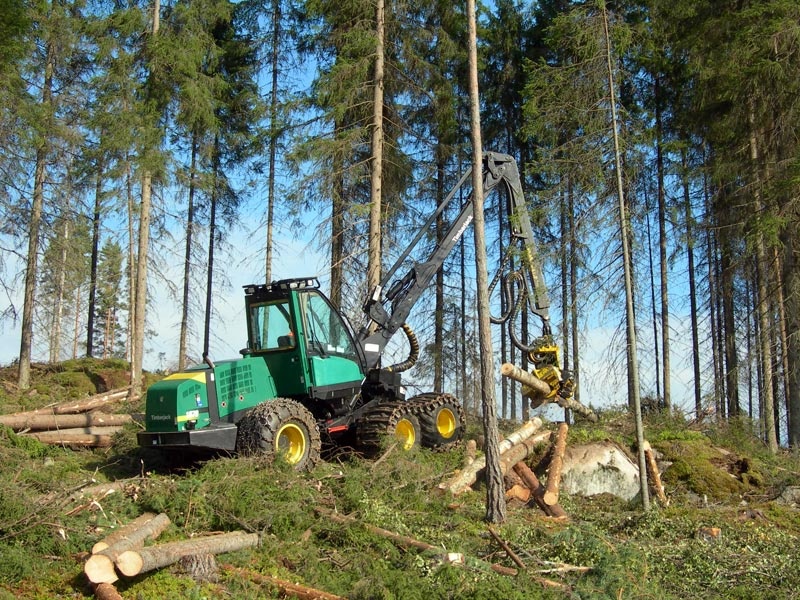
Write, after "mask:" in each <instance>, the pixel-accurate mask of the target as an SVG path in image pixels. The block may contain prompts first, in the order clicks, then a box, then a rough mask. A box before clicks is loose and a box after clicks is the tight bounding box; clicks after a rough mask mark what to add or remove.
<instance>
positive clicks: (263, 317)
mask: <svg viewBox="0 0 800 600" xmlns="http://www.w3.org/2000/svg"><path fill="white" fill-rule="evenodd" d="M250 327H251V329H252V330H251V331H250V339H251V346H252V347H251V350H252V351H254V352H258V351H260V350H284V349H289V348H294V347H295V345H296V341H295V337H294V332H293V331H292V328H291V319H290V315H289V303H288V302H287V301H285V300H279V301H276V302H268V303H264V304H253V305H251V306H250Z"/></svg>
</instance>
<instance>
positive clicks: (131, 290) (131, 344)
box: [125, 157, 137, 370]
mask: <svg viewBox="0 0 800 600" xmlns="http://www.w3.org/2000/svg"><path fill="white" fill-rule="evenodd" d="M125 192H126V199H127V205H128V273H127V276H128V324H127V340H126V344H125V345H126V348H125V357H126V358H127V360H128V361H130V363H131V367H133V357H134V355H135V353H136V340H135V339H134V337H135V336H134V332H135V328H136V327H135V323H136V252H135V250H134V249H135V248H136V247H137V241H136V233H135V229H134V223H133V221H134V219H133V214H134V212H135V210H136V207H135V204H134V200H133V174H132V173H131V163H130V157H126V164H125ZM131 370H132V369H131Z"/></svg>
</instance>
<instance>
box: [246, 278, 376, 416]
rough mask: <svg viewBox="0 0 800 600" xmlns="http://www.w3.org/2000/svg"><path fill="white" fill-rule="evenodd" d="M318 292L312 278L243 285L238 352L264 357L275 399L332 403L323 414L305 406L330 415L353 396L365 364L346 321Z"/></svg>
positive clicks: (319, 414)
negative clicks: (242, 335) (243, 321)
mask: <svg viewBox="0 0 800 600" xmlns="http://www.w3.org/2000/svg"><path fill="white" fill-rule="evenodd" d="M319 288H320V285H319V281H318V280H317V279H316V278H303V279H284V280H281V281H276V282H273V283H270V284H266V285H265V284H253V285H248V286H245V288H244V290H245V305H246V309H247V335H248V341H247V349H246V350H244V351H243V352H244V353H246V354H251V355H255V356H261V357H262V358H263V359H264V361H265V362H266V363H267V367H268V368H269V371H270V373H271V374H272V377H273V379H274V381H275V387H276V390H277V395H278V396H279V397H284V398H295V399H301V400H304V399H311V400H315V401H316V400H329V401H334V402H332V403H330V406H331V407H333V408H329V409H327V410H326V411H323V410H321V409H322V407H320V406H318V407H309V408H311V409H312V412H316V413H318V414H317V416H318V417H322V416H324V417H329V416H332V415H331V413H335V412H337V411H336V410H335V407H337V406H339V405H340V402H335V400H345V399H350V398H352V397H353V396H354V395H355V394H357V393H358V390H359V389H360V386H361V382H362V380H363V379H364V371H365V367H364V363H365V360H364V356H363V353H362V351H361V348H360V346H359V345H358V344H357V343H356V342H355V339H354V336H353V333H352V328H351V327H350V326H349V323H348V322H347V321H346V320H345V319H344V318H342V316H341V315H340V314H339V312H338V311H337V310H336V309H335V308H334V306H333V305H332V304H331V302H330V300H328V298H327V297H326V296H325V295H324V294H323V293H322V292H321V291H320V289H319ZM312 404H313V403H312ZM314 408H317V409H320V410H314Z"/></svg>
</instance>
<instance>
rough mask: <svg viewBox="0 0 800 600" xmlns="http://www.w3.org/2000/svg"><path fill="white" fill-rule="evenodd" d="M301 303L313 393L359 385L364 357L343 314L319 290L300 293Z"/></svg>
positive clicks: (332, 392)
mask: <svg viewBox="0 0 800 600" xmlns="http://www.w3.org/2000/svg"><path fill="white" fill-rule="evenodd" d="M300 306H301V310H300V312H301V313H302V315H303V329H304V334H305V338H306V353H307V355H308V365H309V369H308V370H309V374H310V377H311V385H312V386H313V388H314V389H315V392H314V395H315V396H317V397H320V396H323V395H327V394H328V393H330V394H332V395H336V391H337V390H344V389H351V388H355V387H358V386H359V385H360V383H361V381H362V380H363V379H364V373H363V370H362V366H361V359H360V357H359V355H358V352H357V351H356V345H355V342H354V340H353V337H352V335H351V334H350V330H349V328H348V327H347V326H346V325H345V322H344V320H343V319H342V317H341V315H340V314H339V313H338V311H336V309H335V308H334V307H333V306H332V305H331V303H330V301H329V300H328V299H327V298H326V297H325V296H324V295H322V294H321V293H319V292H317V291H316V290H310V291H306V292H303V293H302V294H300Z"/></svg>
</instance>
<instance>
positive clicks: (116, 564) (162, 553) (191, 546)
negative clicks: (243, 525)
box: [83, 513, 260, 598]
mask: <svg viewBox="0 0 800 600" xmlns="http://www.w3.org/2000/svg"><path fill="white" fill-rule="evenodd" d="M169 525H170V520H169V517H167V515H166V514H163V513H161V514H158V515H155V514H152V513H145V514H143V515H141V516H140V517H138V518H136V519H134V520H133V521H131V522H130V523H128V524H126V525H124V526H122V527H121V528H120V529H118V530H117V531H115V532H114V533H112V534H110V535H109V536H107V537H106V538H104V539H102V540H101V541H99V542H97V543H96V544H95V545H94V546H93V547H92V554H91V556H89V558H88V559H87V560H86V562H85V563H84V566H83V572H84V574H85V575H86V578H87V579H88V580H89V583H90V584H91V585H92V587H93V589H94V591H95V596H96V597H98V598H115V597H116V596H115V594H116V590H115V589H114V587H113V584H114V583H115V582H116V581H118V580H119V576H120V575H122V576H123V577H135V576H136V575H139V574H141V573H147V572H149V571H153V570H155V569H160V568H162V567H166V566H168V565H172V564H175V563H177V562H178V561H180V560H182V559H184V558H186V557H193V556H214V555H216V554H222V553H225V552H234V551H236V550H243V549H245V548H253V547H255V546H257V545H258V544H259V540H260V538H259V535H258V534H257V533H245V532H243V531H232V532H229V533H216V534H210V535H204V536H197V537H193V538H191V539H188V540H178V541H174V542H168V543H165V544H158V545H153V546H145V542H146V541H147V540H154V539H155V538H157V537H158V536H159V535H160V534H161V533H162V532H163V531H164V530H165V529H166V528H167V527H168V526H169Z"/></svg>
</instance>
